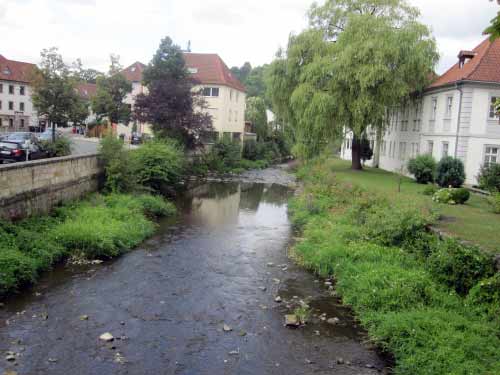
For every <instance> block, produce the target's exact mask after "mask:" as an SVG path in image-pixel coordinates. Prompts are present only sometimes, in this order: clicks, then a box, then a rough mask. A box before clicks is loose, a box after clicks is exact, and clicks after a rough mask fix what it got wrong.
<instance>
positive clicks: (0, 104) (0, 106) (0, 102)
mask: <svg viewBox="0 0 500 375" xmlns="http://www.w3.org/2000/svg"><path fill="white" fill-rule="evenodd" d="M0 109H2V101H1V100H0Z"/></svg>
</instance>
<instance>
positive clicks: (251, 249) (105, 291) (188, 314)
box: [0, 169, 386, 375]
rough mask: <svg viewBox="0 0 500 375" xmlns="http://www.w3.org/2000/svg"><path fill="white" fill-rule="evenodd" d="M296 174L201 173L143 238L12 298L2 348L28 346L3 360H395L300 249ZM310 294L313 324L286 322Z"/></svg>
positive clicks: (9, 368)
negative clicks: (216, 176)
mask: <svg viewBox="0 0 500 375" xmlns="http://www.w3.org/2000/svg"><path fill="white" fill-rule="evenodd" d="M289 179H290V177H289V175H287V174H286V172H284V171H283V170H282V169H269V170H267V171H264V172H253V174H252V173H249V174H247V175H245V176H243V178H242V179H241V181H232V182H210V183H206V184H203V185H200V186H198V187H196V188H194V189H192V190H190V191H189V192H188V193H186V194H185V195H184V196H183V197H182V198H181V199H179V202H178V206H179V211H180V213H179V215H178V217H177V218H176V219H175V220H166V221H165V222H162V223H160V227H159V230H158V233H157V234H156V235H155V237H153V238H151V239H150V240H148V241H147V242H145V243H144V244H143V245H142V246H140V247H139V248H137V249H136V250H134V251H131V252H129V253H128V254H126V255H124V256H122V257H121V258H119V259H117V260H114V261H110V262H105V263H103V264H95V265H90V266H60V267H56V268H55V269H54V270H53V271H52V272H49V273H47V274H46V275H45V276H44V277H43V278H42V279H41V280H40V282H39V283H38V284H37V285H36V286H35V287H33V288H31V289H29V290H26V291H24V292H23V293H21V294H19V295H17V296H14V297H12V298H10V299H9V300H7V301H5V306H4V307H3V308H1V309H0V351H1V352H2V353H5V354H7V352H12V353H11V354H13V355H14V356H15V358H16V359H15V360H14V361H6V360H5V359H4V357H5V355H3V356H2V357H1V358H0V373H3V374H9V375H11V374H16V373H17V374H18V375H24V374H27V375H28V374H29V375H32V374H33V375H35V374H37V375H38V374H51V375H53V374H65V375H68V374H70V375H77V374H82V375H84V374H85V375H87V374H138V375H139V374H140V375H146V374H148V375H149V374H151V375H153V374H154V375H158V374H207V375H209V374H210V375H219V374H258V375H260V374H287V375H294V374H297V375H299V374H378V373H385V372H386V369H385V361H384V359H383V358H381V357H380V356H379V355H378V354H377V353H376V352H375V351H374V350H373V348H371V347H370V346H369V345H367V344H365V342H366V335H365V333H364V332H363V330H362V329H360V328H359V327H358V326H357V324H356V322H355V321H354V319H353V317H352V314H351V312H350V311H349V309H347V308H345V307H343V306H342V305H341V303H340V301H339V300H337V299H335V298H334V297H332V296H331V295H330V293H331V291H329V290H328V288H327V287H326V286H325V285H324V280H319V279H317V278H316V277H315V276H314V275H313V274H311V273H309V272H307V271H305V270H303V269H302V268H300V267H298V266H295V265H294V264H293V262H292V261H290V259H289V258H288V256H287V251H288V248H289V246H290V243H291V241H292V238H293V233H292V228H291V224H290V221H289V219H288V216H287V200H288V199H289V197H290V196H291V194H292V191H291V190H290V189H288V188H287V187H286V186H283V185H282V184H286V183H287V182H289ZM283 181H285V182H283ZM277 296H280V298H281V299H282V301H281V302H276V300H275V299H276V297H277ZM301 303H307V304H308V305H309V306H310V307H311V309H312V310H311V318H310V320H309V322H308V324H306V325H305V326H304V327H301V328H296V329H291V328H287V327H285V326H284V316H285V314H290V313H291V312H292V311H293V310H294V309H295V308H296V307H297V306H300V304H301ZM321 314H326V318H334V317H335V318H338V323H336V324H328V323H327V322H326V321H323V320H321V318H320V315H321ZM224 327H225V329H224ZM106 332H109V333H111V334H112V335H113V336H114V341H112V342H103V341H102V340H100V339H99V336H100V335H101V334H103V333H106Z"/></svg>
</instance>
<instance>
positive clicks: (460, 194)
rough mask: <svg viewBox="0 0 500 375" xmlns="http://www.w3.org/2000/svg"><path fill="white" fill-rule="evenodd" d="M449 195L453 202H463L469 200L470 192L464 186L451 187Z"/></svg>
mask: <svg viewBox="0 0 500 375" xmlns="http://www.w3.org/2000/svg"><path fill="white" fill-rule="evenodd" d="M451 196H452V199H453V200H454V201H455V203H457V204H464V203H465V202H467V201H468V200H469V198H470V192H469V190H467V189H465V188H458V189H452V191H451Z"/></svg>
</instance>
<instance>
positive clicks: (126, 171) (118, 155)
mask: <svg viewBox="0 0 500 375" xmlns="http://www.w3.org/2000/svg"><path fill="white" fill-rule="evenodd" d="M99 153H100V159H101V160H102V162H103V166H104V173H105V178H106V182H105V189H106V190H107V191H110V192H114V193H127V192H130V191H133V190H135V189H136V188H137V184H136V175H135V173H134V168H133V166H132V163H131V159H130V154H129V152H128V151H127V150H125V149H124V148H123V142H122V141H121V140H120V139H118V138H116V137H114V136H112V135H108V136H106V137H104V138H103V139H102V140H101V144H100V147H99Z"/></svg>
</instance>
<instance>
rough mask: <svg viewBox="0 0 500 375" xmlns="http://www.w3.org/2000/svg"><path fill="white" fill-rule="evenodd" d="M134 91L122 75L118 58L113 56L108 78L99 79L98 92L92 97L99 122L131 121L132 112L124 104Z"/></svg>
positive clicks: (126, 122) (93, 107)
mask: <svg viewBox="0 0 500 375" xmlns="http://www.w3.org/2000/svg"><path fill="white" fill-rule="evenodd" d="M131 91H132V84H131V83H130V82H129V81H127V79H126V78H125V76H123V74H121V65H120V64H119V62H118V58H117V57H116V56H114V55H111V67H110V70H109V73H108V75H107V76H102V77H98V78H97V90H96V94H95V96H93V97H92V100H91V103H92V110H93V111H94V113H95V114H96V115H97V117H98V120H102V119H103V118H105V117H106V118H107V119H108V120H109V122H110V123H111V125H112V124H116V123H124V124H128V123H129V121H130V114H131V110H130V108H129V106H128V104H126V103H124V99H125V97H126V96H127V95H128V94H129V93H130V92H131Z"/></svg>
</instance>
